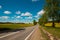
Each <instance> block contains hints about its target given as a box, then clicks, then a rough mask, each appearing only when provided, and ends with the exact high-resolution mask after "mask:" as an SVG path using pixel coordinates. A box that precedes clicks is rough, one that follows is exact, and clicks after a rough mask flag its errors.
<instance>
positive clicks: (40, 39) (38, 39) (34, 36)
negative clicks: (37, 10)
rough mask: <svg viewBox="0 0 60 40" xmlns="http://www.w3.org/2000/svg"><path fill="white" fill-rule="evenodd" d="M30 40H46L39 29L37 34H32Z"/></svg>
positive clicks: (36, 31)
mask: <svg viewBox="0 0 60 40" xmlns="http://www.w3.org/2000/svg"><path fill="white" fill-rule="evenodd" d="M30 40H44V38H43V37H42V34H41V31H40V29H39V28H37V29H36V30H35V32H34V33H33V34H32V36H31V38H30Z"/></svg>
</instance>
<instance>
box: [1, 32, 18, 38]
mask: <svg viewBox="0 0 60 40" xmlns="http://www.w3.org/2000/svg"><path fill="white" fill-rule="evenodd" d="M18 32H19V31H17V32H13V33H9V34H6V35H4V36H1V37H0V38H4V37H7V36H10V35H13V34H16V33H18Z"/></svg>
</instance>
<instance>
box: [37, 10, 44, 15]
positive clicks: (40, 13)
mask: <svg viewBox="0 0 60 40" xmlns="http://www.w3.org/2000/svg"><path fill="white" fill-rule="evenodd" d="M44 12H45V11H44V10H43V9H42V10H41V11H39V12H38V13H37V15H42V14H44Z"/></svg>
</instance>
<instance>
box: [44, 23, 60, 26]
mask: <svg viewBox="0 0 60 40" xmlns="http://www.w3.org/2000/svg"><path fill="white" fill-rule="evenodd" d="M45 26H52V23H46V24H45ZM55 27H60V23H55Z"/></svg>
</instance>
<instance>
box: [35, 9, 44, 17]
mask: <svg viewBox="0 0 60 40" xmlns="http://www.w3.org/2000/svg"><path fill="white" fill-rule="evenodd" d="M44 12H45V11H44V10H43V9H42V10H41V11H39V12H37V15H35V16H34V17H35V18H39V17H40V16H42V15H43V14H44Z"/></svg>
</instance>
